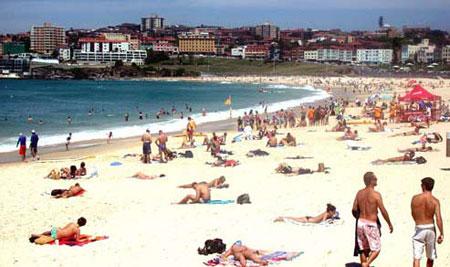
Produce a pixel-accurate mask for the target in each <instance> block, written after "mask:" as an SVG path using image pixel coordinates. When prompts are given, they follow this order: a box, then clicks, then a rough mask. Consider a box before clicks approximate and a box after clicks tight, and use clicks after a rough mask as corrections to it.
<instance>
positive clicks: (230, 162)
mask: <svg viewBox="0 0 450 267" xmlns="http://www.w3.org/2000/svg"><path fill="white" fill-rule="evenodd" d="M205 163H206V164H207V165H211V166H212V167H234V166H237V165H239V164H241V163H240V162H239V161H238V160H233V159H227V160H224V159H222V157H219V156H218V157H217V160H216V161H214V162H205Z"/></svg>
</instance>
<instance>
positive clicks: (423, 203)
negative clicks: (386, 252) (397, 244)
mask: <svg viewBox="0 0 450 267" xmlns="http://www.w3.org/2000/svg"><path fill="white" fill-rule="evenodd" d="M421 187H422V193H421V194H418V195H415V196H414V197H413V198H412V200H411V214H412V217H413V219H414V222H415V223H416V229H415V233H414V236H413V238H412V239H413V252H414V262H413V266H414V267H419V266H420V259H421V258H422V254H423V250H424V248H425V251H426V254H427V267H431V266H433V263H434V260H435V259H436V258H437V255H436V227H435V225H434V217H435V216H436V222H437V226H438V228H439V233H440V235H439V236H438V238H437V243H438V244H441V243H442V242H443V241H444V226H443V224H442V216H441V205H440V203H439V200H438V199H437V198H435V197H434V196H433V194H432V193H431V191H432V190H433V187H434V180H433V179H432V178H430V177H426V178H423V179H422V185H421Z"/></svg>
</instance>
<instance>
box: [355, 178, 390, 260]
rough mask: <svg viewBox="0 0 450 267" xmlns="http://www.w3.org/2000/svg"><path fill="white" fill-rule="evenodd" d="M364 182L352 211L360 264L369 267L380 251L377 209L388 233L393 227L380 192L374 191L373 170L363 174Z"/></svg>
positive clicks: (375, 179) (375, 180) (375, 182)
mask: <svg viewBox="0 0 450 267" xmlns="http://www.w3.org/2000/svg"><path fill="white" fill-rule="evenodd" d="M364 184H365V185H366V187H365V188H364V189H361V190H359V191H358V193H357V194H356V198H355V201H354V202H353V209H352V213H353V215H354V216H355V217H356V218H357V219H358V225H357V231H356V232H357V240H358V247H359V253H360V260H361V266H362V267H369V266H370V264H371V263H372V262H373V261H374V260H375V259H376V258H377V257H378V255H379V254H380V251H381V240H380V236H381V234H380V230H379V229H378V226H377V219H378V209H380V211H381V214H382V215H383V218H384V219H385V220H386V222H387V224H388V225H389V230H390V233H392V231H394V228H393V226H392V223H391V220H390V219H389V214H388V212H387V210H386V209H385V207H384V204H383V199H382V198H381V194H380V193H378V192H377V191H375V186H377V177H376V176H375V174H374V173H373V172H366V174H364Z"/></svg>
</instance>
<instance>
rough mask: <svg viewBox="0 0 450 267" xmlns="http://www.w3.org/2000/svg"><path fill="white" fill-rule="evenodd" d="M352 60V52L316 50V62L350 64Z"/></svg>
mask: <svg viewBox="0 0 450 267" xmlns="http://www.w3.org/2000/svg"><path fill="white" fill-rule="evenodd" d="M352 59H353V51H352V50H341V49H318V50H317V61H322V62H330V61H340V62H352Z"/></svg>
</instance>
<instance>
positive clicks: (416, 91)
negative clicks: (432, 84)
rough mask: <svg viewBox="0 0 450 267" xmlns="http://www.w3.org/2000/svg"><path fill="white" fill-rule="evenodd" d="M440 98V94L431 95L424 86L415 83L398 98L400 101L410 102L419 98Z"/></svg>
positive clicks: (430, 99) (431, 99)
mask: <svg viewBox="0 0 450 267" xmlns="http://www.w3.org/2000/svg"><path fill="white" fill-rule="evenodd" d="M440 98H441V97H440V96H437V95H433V94H432V93H430V92H428V91H427V90H426V89H425V88H423V87H422V86H420V85H418V84H417V85H416V86H414V88H413V89H412V90H411V91H409V92H408V93H407V94H406V95H404V96H401V97H400V98H399V99H400V101H406V102H411V101H419V100H427V101H435V100H438V99H440Z"/></svg>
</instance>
